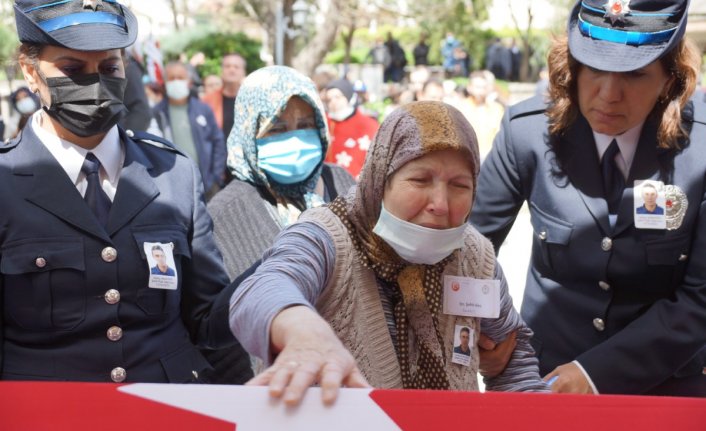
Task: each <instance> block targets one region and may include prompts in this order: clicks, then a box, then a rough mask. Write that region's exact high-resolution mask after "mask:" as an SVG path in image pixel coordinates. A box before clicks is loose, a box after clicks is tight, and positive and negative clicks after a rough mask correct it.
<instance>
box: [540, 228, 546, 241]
mask: <svg viewBox="0 0 706 431" xmlns="http://www.w3.org/2000/svg"><path fill="white" fill-rule="evenodd" d="M539 239H541V240H542V241H544V240H545V239H547V231H546V230H543V231H541V232H540V233H539Z"/></svg>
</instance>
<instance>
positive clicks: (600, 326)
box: [593, 317, 605, 331]
mask: <svg viewBox="0 0 706 431" xmlns="http://www.w3.org/2000/svg"><path fill="white" fill-rule="evenodd" d="M593 327H594V328H596V330H597V331H603V330H604V329H605V322H604V321H603V319H601V318H599V317H596V318H595V319H593Z"/></svg>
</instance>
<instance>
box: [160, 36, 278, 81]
mask: <svg viewBox="0 0 706 431" xmlns="http://www.w3.org/2000/svg"><path fill="white" fill-rule="evenodd" d="M184 33H186V32H184ZM194 36H196V37H194ZM170 42H171V43H170V44H168V45H167V47H165V44H163V49H164V51H165V54H166V57H167V58H176V57H178V56H179V54H181V53H182V52H183V53H185V54H186V55H187V57H189V58H190V57H191V56H192V55H194V54H195V53H197V52H203V53H204V55H205V56H206V61H205V63H204V64H203V65H201V66H199V73H200V74H201V76H206V75H211V74H213V75H220V74H221V59H222V58H223V55H225V54H230V53H234V52H235V53H238V54H240V55H242V56H243V58H245V61H247V63H248V73H250V72H252V71H253V70H256V69H259V68H261V67H262V66H264V63H263V61H262V60H261V59H260V48H261V44H260V42H258V41H256V40H253V39H251V38H249V37H248V36H247V35H245V33H242V32H238V33H212V32H211V33H209V32H206V33H204V32H203V31H197V32H191V35H190V37H189V35H188V34H182V35H180V36H177V38H175V39H174V40H172V41H170Z"/></svg>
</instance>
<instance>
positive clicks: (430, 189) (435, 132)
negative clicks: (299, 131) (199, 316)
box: [230, 102, 546, 404]
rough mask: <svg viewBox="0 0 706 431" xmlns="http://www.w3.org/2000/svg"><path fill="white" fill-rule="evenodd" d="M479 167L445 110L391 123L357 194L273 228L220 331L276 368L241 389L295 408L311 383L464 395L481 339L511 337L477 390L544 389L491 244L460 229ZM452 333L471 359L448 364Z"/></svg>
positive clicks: (408, 111) (413, 110) (465, 132)
mask: <svg viewBox="0 0 706 431" xmlns="http://www.w3.org/2000/svg"><path fill="white" fill-rule="evenodd" d="M478 165H479V161H478V144H477V141H476V135H475V133H474V132H473V129H472V128H471V126H470V125H469V124H468V122H467V121H466V120H465V119H464V118H463V115H462V114H461V113H460V112H458V111H457V110H456V109H454V108H452V107H451V106H449V105H445V104H443V103H439V102H417V103H412V104H409V105H406V106H404V107H402V108H399V109H398V110H397V111H395V112H394V113H393V114H392V115H390V116H389V117H388V118H387V119H386V121H385V122H384V123H383V124H382V126H381V128H380V131H379V132H378V134H377V136H376V138H375V142H374V144H373V146H372V147H371V150H370V153H369V154H368V158H367V160H366V162H365V165H364V167H363V171H362V176H361V180H360V183H359V184H358V185H357V186H356V188H354V189H351V191H350V192H349V194H348V195H346V196H345V197H344V196H341V197H339V198H337V199H336V200H334V201H333V202H331V203H330V204H328V205H327V206H325V207H322V208H316V209H313V210H309V211H307V212H306V213H304V215H303V216H302V218H301V219H300V220H299V222H297V223H296V224H294V225H292V226H290V227H289V228H287V229H285V230H284V231H283V232H282V233H281V234H280V236H279V237H278V238H277V240H276V242H275V244H274V246H273V247H272V248H270V249H269V250H268V251H267V252H266V253H265V255H264V257H263V263H262V265H261V266H260V267H259V268H258V270H257V271H256V272H255V274H254V275H253V276H251V277H250V278H248V279H247V280H245V281H244V282H243V284H241V286H240V288H239V289H238V290H237V291H236V293H235V294H234V296H233V297H232V299H231V315H230V319H231V320H230V321H231V329H232V330H233V332H234V333H235V334H237V335H238V336H239V337H242V339H241V340H242V342H243V346H245V348H246V349H247V350H248V351H250V352H251V353H252V354H254V355H257V356H258V357H260V358H263V359H264V360H266V361H268V362H272V361H273V360H274V362H273V363H272V365H271V366H270V367H269V368H268V369H267V370H265V371H264V372H263V373H262V374H260V375H259V376H257V377H255V379H253V380H252V381H251V383H252V384H269V386H270V391H271V393H272V395H274V396H282V395H283V394H284V399H285V402H288V403H293V404H295V403H297V402H298V401H299V400H300V399H301V397H302V395H303V391H304V390H305V388H306V387H307V386H309V385H311V384H313V383H315V382H318V383H320V384H321V386H322V387H323V397H324V401H325V402H331V401H333V400H334V399H335V397H336V394H337V390H338V388H339V387H340V386H341V385H346V386H364V385H366V384H367V383H369V384H371V385H373V386H375V387H381V388H429V389H455V390H476V389H477V380H476V376H477V371H478V349H477V347H476V342H477V340H478V336H479V331H480V330H481V329H482V330H483V332H484V333H486V334H487V335H489V336H490V337H491V338H493V339H495V340H502V339H503V338H504V337H506V336H507V335H508V334H509V333H510V332H511V331H513V330H517V331H518V335H517V347H516V348H515V350H514V352H513V355H512V358H511V360H510V362H509V364H508V366H507V367H506V368H505V370H504V372H503V373H501V374H500V375H498V376H497V377H494V378H490V379H486V384H487V387H488V389H491V390H524V391H545V390H546V386H545V385H544V383H543V382H542V381H541V380H540V378H539V375H538V370H537V362H536V360H535V358H534V356H533V352H532V348H531V347H530V345H529V337H530V336H531V331H530V330H529V329H528V328H527V327H526V326H525V325H524V324H523V322H522V320H521V319H520V318H519V316H518V314H517V313H516V312H515V310H514V309H513V307H512V300H511V298H510V297H509V295H508V291H507V286H506V283H505V279H504V277H503V274H502V271H501V269H500V267H499V266H498V264H497V262H496V260H495V256H494V253H493V247H492V245H491V244H490V242H489V241H487V240H486V239H485V238H483V237H482V236H481V235H480V234H479V233H478V232H477V231H476V230H475V229H473V228H472V227H470V226H469V225H468V224H467V223H466V221H467V219H468V216H469V213H470V211H471V202H472V199H473V196H474V195H475V185H476V176H477V174H478V168H479V166H478ZM484 293H487V296H488V297H489V298H494V300H495V301H497V302H496V303H497V304H499V305H498V307H499V309H495V310H493V309H492V308H493V307H492V305H491V303H492V300H491V301H484V299H483V298H482V297H483V294H484ZM459 302H461V303H462V304H461V305H463V304H465V303H466V302H467V303H474V304H475V305H476V306H478V307H479V311H480V312H478V310H473V309H469V308H464V307H462V306H459ZM481 316H493V317H492V318H481ZM463 328H467V329H465V330H464V329H463ZM461 332H464V333H466V332H469V333H470V334H472V337H473V340H472V342H470V346H471V349H472V350H471V352H470V354H464V353H455V354H454V347H455V346H456V345H457V344H459V341H460V340H461ZM462 344H465V343H462Z"/></svg>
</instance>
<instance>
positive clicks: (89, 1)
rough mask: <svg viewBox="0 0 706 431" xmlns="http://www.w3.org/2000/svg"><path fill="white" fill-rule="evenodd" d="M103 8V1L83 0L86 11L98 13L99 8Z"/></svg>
mask: <svg viewBox="0 0 706 431" xmlns="http://www.w3.org/2000/svg"><path fill="white" fill-rule="evenodd" d="M102 7H103V0H83V8H84V9H93V11H97V10H98V8H102Z"/></svg>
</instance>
